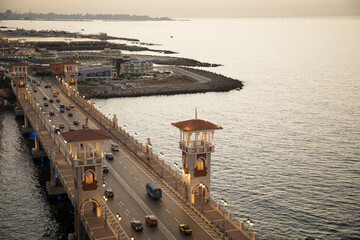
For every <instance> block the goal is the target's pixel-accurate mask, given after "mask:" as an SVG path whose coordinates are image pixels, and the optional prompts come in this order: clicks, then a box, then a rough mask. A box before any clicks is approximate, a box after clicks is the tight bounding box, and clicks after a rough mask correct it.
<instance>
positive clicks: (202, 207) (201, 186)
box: [200, 182, 205, 213]
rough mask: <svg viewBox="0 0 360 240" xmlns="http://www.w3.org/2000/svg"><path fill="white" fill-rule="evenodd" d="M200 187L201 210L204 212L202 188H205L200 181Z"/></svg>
mask: <svg viewBox="0 0 360 240" xmlns="http://www.w3.org/2000/svg"><path fill="white" fill-rule="evenodd" d="M200 188H201V212H202V213H204V189H205V184H204V183H202V182H201V183H200Z"/></svg>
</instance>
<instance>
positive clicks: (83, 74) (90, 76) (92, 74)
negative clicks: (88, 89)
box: [79, 65, 112, 81]
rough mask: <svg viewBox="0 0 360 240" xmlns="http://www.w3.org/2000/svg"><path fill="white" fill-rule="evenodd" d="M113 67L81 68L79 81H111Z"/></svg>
mask: <svg viewBox="0 0 360 240" xmlns="http://www.w3.org/2000/svg"><path fill="white" fill-rule="evenodd" d="M111 79H112V66H111V65H91V66H79V80H82V81H89V80H111Z"/></svg>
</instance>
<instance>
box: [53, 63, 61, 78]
mask: <svg viewBox="0 0 360 240" xmlns="http://www.w3.org/2000/svg"><path fill="white" fill-rule="evenodd" d="M50 71H51V73H52V74H53V75H64V64H63V63H51V64H50Z"/></svg>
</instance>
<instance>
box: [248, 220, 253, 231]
mask: <svg viewBox="0 0 360 240" xmlns="http://www.w3.org/2000/svg"><path fill="white" fill-rule="evenodd" d="M246 222H247V223H248V224H249V230H250V232H251V225H253V223H252V221H251V220H250V218H248V219H247V221H246Z"/></svg>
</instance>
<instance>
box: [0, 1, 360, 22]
mask: <svg viewBox="0 0 360 240" xmlns="http://www.w3.org/2000/svg"><path fill="white" fill-rule="evenodd" d="M7 9H10V10H12V11H17V12H21V13H24V12H29V11H30V10H31V12H33V13H48V12H54V13H67V14H73V13H82V14H85V13H92V14H95V13H107V14H130V15H148V16H151V17H172V18H195V17H202V18H203V17H230V18H236V17H249V16H250V17H269V16H327V15H360V0H60V1H53V0H0V12H5V11H6V10H7Z"/></svg>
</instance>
